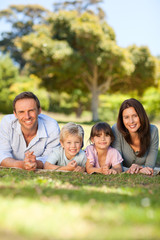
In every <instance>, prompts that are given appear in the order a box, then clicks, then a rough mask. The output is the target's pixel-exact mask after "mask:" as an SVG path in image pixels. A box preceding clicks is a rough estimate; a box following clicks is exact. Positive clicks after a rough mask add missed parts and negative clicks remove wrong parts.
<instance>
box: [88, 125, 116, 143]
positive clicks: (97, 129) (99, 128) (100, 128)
mask: <svg viewBox="0 0 160 240" xmlns="http://www.w3.org/2000/svg"><path fill="white" fill-rule="evenodd" d="M101 132H104V133H105V134H106V135H109V136H110V137H111V141H112V142H113V141H114V135H113V132H112V129H111V127H110V126H109V124H108V123H106V122H98V123H96V124H95V125H93V127H92V129H91V134H90V138H89V140H90V142H91V139H92V138H93V137H95V136H98V135H99V134H100V133H101Z"/></svg>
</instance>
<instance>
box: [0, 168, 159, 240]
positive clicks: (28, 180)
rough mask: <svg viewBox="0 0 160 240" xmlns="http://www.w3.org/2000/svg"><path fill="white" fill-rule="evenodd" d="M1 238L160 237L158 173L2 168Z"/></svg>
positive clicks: (0, 186) (0, 180)
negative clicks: (37, 170) (76, 171)
mask: <svg viewBox="0 0 160 240" xmlns="http://www.w3.org/2000/svg"><path fill="white" fill-rule="evenodd" d="M0 205H1V208H0V239H46V240H47V239H160V229H159V223H160V176H159V175H158V176H153V177H150V176H143V175H128V174H125V173H122V174H119V175H116V176H114V175H113V176H102V175H99V174H95V175H87V174H82V173H69V172H66V173H65V172H44V173H38V172H27V171H24V170H18V169H0Z"/></svg>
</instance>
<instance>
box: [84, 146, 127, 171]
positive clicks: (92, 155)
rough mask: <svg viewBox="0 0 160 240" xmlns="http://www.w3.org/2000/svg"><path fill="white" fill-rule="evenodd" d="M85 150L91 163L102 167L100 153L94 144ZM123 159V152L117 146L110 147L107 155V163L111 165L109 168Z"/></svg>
mask: <svg viewBox="0 0 160 240" xmlns="http://www.w3.org/2000/svg"><path fill="white" fill-rule="evenodd" d="M85 152H86V155H87V159H89V160H90V164H92V165H93V167H96V168H100V165H99V162H98V154H97V151H96V149H95V147H94V144H91V145H89V146H87V147H86V149H85ZM122 161H123V158H122V156H121V154H120V153H119V152H118V151H117V150H116V149H115V148H112V147H109V148H108V151H107V156H106V164H107V165H108V166H109V168H110V167H112V166H114V165H117V164H119V163H121V162H122Z"/></svg>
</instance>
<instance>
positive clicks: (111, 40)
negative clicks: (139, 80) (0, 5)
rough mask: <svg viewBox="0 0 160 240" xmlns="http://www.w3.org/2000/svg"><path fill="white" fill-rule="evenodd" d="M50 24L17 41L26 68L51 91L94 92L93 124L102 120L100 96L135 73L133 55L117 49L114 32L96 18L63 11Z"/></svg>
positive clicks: (52, 17) (92, 105)
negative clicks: (120, 80) (99, 116)
mask: <svg viewBox="0 0 160 240" xmlns="http://www.w3.org/2000/svg"><path fill="white" fill-rule="evenodd" d="M48 23H49V25H47V26H46V28H45V27H44V26H43V29H42V27H41V26H37V27H35V28H34V30H35V32H34V33H31V34H30V35H27V36H24V37H22V38H19V39H18V40H17V46H18V47H20V48H21V51H22V52H23V53H24V55H23V56H24V58H25V59H26V60H27V64H26V68H28V70H30V71H31V72H32V73H34V74H37V75H38V76H41V77H42V79H43V81H44V84H45V86H46V87H47V88H48V89H49V90H51V89H56V88H58V89H59V90H61V91H64V89H65V90H66V91H69V92H71V91H72V90H73V89H74V88H79V89H81V90H83V91H85V92H88V93H89V92H91V95H92V100H91V102H92V103H91V110H92V113H93V120H94V121H96V120H98V97H99V95H100V94H101V93H105V92H106V91H107V90H109V88H110V85H111V82H113V81H118V79H119V78H122V77H123V76H126V75H129V74H130V73H131V72H132V71H133V70H134V65H133V64H132V61H131V58H130V54H129V52H128V51H127V50H125V49H122V48H120V47H118V46H117V44H116V41H115V34H114V31H113V29H112V28H111V27H110V26H109V25H108V24H107V23H106V22H105V21H101V20H100V19H99V18H98V17H97V16H95V15H93V14H90V13H87V12H85V13H83V14H81V15H80V14H79V13H78V12H77V11H69V12H67V11H61V12H59V13H58V14H57V13H56V14H55V13H54V14H52V15H50V17H49V18H48Z"/></svg>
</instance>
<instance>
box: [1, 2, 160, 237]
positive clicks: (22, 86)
mask: <svg viewBox="0 0 160 240" xmlns="http://www.w3.org/2000/svg"><path fill="white" fill-rule="evenodd" d="M63 2H65V1H63ZM75 2H77V1H75ZM79 2H81V5H76V4H75V5H74V6H72V8H73V9H72V10H68V7H69V5H64V6H63V10H62V9H61V8H62V5H58V4H57V5H56V9H55V11H53V12H51V11H49V10H48V9H45V8H44V7H42V6H40V5H35V4H31V5H29V4H28V5H11V6H9V7H8V8H7V9H4V10H1V11H0V20H2V19H3V20H5V21H8V22H9V24H10V25H11V29H12V30H11V31H8V32H7V31H6V32H3V34H2V38H1V40H0V51H1V54H0V121H1V119H2V118H3V117H4V116H5V115H6V114H11V113H12V112H13V109H12V101H13V99H14V98H15V96H16V95H17V94H19V93H20V92H23V91H31V92H34V93H35V94H36V95H37V96H38V98H39V100H40V103H41V106H42V113H44V114H46V115H48V116H50V117H52V118H54V119H55V120H56V121H57V122H58V124H59V126H60V129H61V128H62V127H63V126H64V124H66V123H67V122H70V121H71V122H75V123H78V124H81V125H82V127H83V129H84V132H85V135H84V149H85V148H86V147H87V145H89V135H90V131H91V127H92V126H93V125H94V123H95V122H98V121H105V122H107V123H109V124H110V126H112V125H113V124H114V123H116V120H117V116H118V110H119V107H120V105H121V103H122V102H123V101H124V100H125V99H127V98H131V97H133V98H136V99H138V100H139V101H140V102H142V103H143V105H144V108H145V110H146V112H147V115H148V117H149V120H150V122H151V123H152V124H155V125H156V126H157V127H158V129H159V131H160V123H159V120H160V117H159V116H160V114H159V113H160V57H159V56H157V57H155V56H153V55H152V54H151V52H150V49H149V48H148V47H147V46H141V47H138V46H136V45H132V46H129V47H128V48H121V47H119V46H118V44H117V42H116V34H115V32H114V29H113V28H112V27H111V26H109V25H108V23H107V21H106V20H105V13H104V12H103V11H102V9H100V8H99V2H101V1H88V2H89V4H88V6H84V5H85V4H83V3H84V1H79ZM68 4H69V3H68ZM92 5H93V6H92ZM77 6H78V7H77ZM90 6H91V7H94V8H91V9H92V11H91V10H90ZM93 9H94V10H93ZM98 9H99V11H98V12H97V10H98ZM15 16H16V17H15ZM156 168H157V169H158V170H157V171H155V172H154V174H153V175H144V174H127V173H125V172H122V173H120V174H116V175H102V174H98V173H97V174H96V173H94V174H87V173H86V172H84V173H80V172H67V171H60V170H57V171H54V170H45V169H36V170H35V171H27V170H23V169H18V168H7V167H6V168H5V167H2V166H0V205H1V208H0V239H4V240H5V239H7V240H14V239H16V240H24V239H27V240H28V239H31V240H32V239H34V240H51V239H57V240H82V239H84V240H85V239H89V240H98V239H100V240H105V239H114V240H120V239H124V240H125V239H126V240H128V239H133V240H134V239H135V240H139V239H145V240H150V239H155V240H158V239H160V229H159V223H160V172H159V168H160V149H159V152H158V157H157V162H156Z"/></svg>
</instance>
